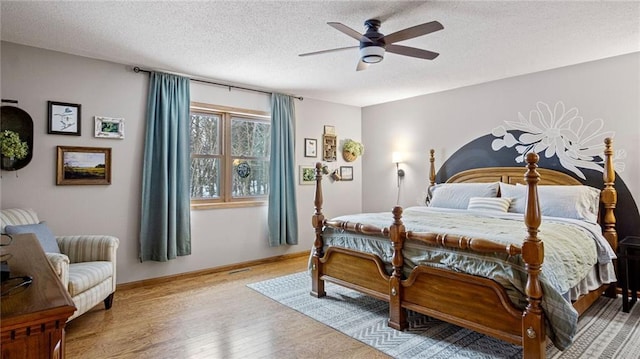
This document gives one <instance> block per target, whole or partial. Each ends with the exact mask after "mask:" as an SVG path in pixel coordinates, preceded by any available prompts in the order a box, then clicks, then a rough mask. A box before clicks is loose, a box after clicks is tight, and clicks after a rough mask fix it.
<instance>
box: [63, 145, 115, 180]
mask: <svg viewBox="0 0 640 359" xmlns="http://www.w3.org/2000/svg"><path fill="white" fill-rule="evenodd" d="M56 184H57V185H99V184H111V148H103V147H67V146H58V156H57V166H56Z"/></svg>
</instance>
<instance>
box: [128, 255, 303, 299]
mask: <svg viewBox="0 0 640 359" xmlns="http://www.w3.org/2000/svg"><path fill="white" fill-rule="evenodd" d="M304 256H309V251H304V252H296V253H287V254H283V255H279V256H275V257H268V258H262V259H256V260H252V261H247V262H241V263H235V264H229V265H226V266H220V267H214V268H207V269H202V270H197V271H193V272H186V273H180V274H174V275H169V276H163V277H157V278H150V279H143V280H140V281H135V282H128V283H122V284H117V285H116V290H125V289H133V288H138V287H144V286H148V285H155V284H160V283H165V282H167V281H170V280H176V279H185V278H193V277H197V276H201V275H206V274H214V273H222V272H234V271H238V270H242V269H245V268H248V267H254V266H257V265H261V264H266V263H273V262H278V261H282V260H285V259H292V258H298V257H304Z"/></svg>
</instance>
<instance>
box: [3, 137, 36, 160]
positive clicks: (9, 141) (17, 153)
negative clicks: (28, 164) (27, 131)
mask: <svg viewBox="0 0 640 359" xmlns="http://www.w3.org/2000/svg"><path fill="white" fill-rule="evenodd" d="M0 141H2V145H1V146H0V149H1V151H2V156H3V157H7V158H15V159H18V160H21V159H23V158H25V157H27V154H29V146H28V145H27V142H26V141H22V140H20V136H19V135H18V134H17V133H16V132H13V131H9V130H4V131H2V136H0Z"/></svg>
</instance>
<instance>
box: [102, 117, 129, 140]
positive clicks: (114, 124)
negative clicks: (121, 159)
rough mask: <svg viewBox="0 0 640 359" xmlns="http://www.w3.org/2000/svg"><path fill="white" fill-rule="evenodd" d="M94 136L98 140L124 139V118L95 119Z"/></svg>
mask: <svg viewBox="0 0 640 359" xmlns="http://www.w3.org/2000/svg"><path fill="white" fill-rule="evenodd" d="M95 136H96V137H98V138H118V139H123V138H124V118H111V117H101V116H96V117H95Z"/></svg>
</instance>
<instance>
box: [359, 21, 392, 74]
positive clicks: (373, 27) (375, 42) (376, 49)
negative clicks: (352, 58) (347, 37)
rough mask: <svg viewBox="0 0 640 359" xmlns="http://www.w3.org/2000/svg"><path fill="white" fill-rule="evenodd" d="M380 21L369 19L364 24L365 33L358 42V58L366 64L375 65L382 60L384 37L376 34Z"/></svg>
mask: <svg viewBox="0 0 640 359" xmlns="http://www.w3.org/2000/svg"><path fill="white" fill-rule="evenodd" d="M380 24H381V23H380V20H376V19H370V20H367V21H365V22H364V26H366V27H367V32H365V33H364V35H363V36H362V39H361V40H360V58H361V59H362V61H364V62H366V63H370V64H372V63H377V62H380V61H382V59H383V58H384V47H385V45H386V43H385V41H384V35H383V34H381V33H379V32H378V28H380Z"/></svg>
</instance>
